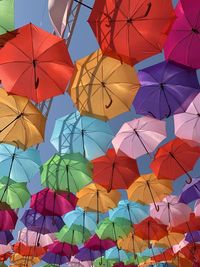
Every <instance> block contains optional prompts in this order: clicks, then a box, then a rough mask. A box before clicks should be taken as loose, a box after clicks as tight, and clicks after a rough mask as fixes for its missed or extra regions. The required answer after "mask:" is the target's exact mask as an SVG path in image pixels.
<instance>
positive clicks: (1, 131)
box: [0, 113, 23, 133]
mask: <svg viewBox="0 0 200 267" xmlns="http://www.w3.org/2000/svg"><path fill="white" fill-rule="evenodd" d="M22 115H23V114H22V113H20V114H19V115H18V116H17V117H16V118H15V119H14V120H12V121H11V122H10V123H8V124H7V125H6V126H5V127H4V128H3V129H1V130H0V133H1V132H3V131H4V130H6V129H7V128H8V127H9V126H10V125H11V124H12V123H13V122H15V121H16V120H18V119H19V118H20V117H21V116H22Z"/></svg>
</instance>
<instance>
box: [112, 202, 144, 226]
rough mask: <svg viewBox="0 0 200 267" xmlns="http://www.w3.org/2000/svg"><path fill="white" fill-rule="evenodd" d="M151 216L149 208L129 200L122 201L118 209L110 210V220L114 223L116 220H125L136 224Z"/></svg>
mask: <svg viewBox="0 0 200 267" xmlns="http://www.w3.org/2000/svg"><path fill="white" fill-rule="evenodd" d="M148 216H149V207H148V206H144V205H141V204H140V203H137V202H132V201H129V200H120V201H119V203H118V206H117V208H114V209H112V210H109V218H110V220H111V221H114V220H115V219H116V218H125V219H127V220H129V221H130V222H131V224H136V223H139V222H141V221H142V220H144V219H145V218H147V217H148Z"/></svg>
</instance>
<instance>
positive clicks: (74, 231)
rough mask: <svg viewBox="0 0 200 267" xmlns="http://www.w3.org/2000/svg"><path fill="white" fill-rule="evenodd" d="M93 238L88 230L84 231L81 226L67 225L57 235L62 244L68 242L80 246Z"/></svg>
mask: <svg viewBox="0 0 200 267" xmlns="http://www.w3.org/2000/svg"><path fill="white" fill-rule="evenodd" d="M90 236H91V233H90V231H89V230H88V229H86V228H85V229H84V231H83V227H82V226H80V225H72V226H71V227H67V226H66V225H65V226H63V228H62V229H61V230H60V232H58V233H56V238H57V239H58V240H59V241H61V242H66V243H69V244H72V245H80V244H82V243H83V242H85V241H86V240H88V239H89V238H90Z"/></svg>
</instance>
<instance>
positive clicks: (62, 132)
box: [51, 112, 113, 160]
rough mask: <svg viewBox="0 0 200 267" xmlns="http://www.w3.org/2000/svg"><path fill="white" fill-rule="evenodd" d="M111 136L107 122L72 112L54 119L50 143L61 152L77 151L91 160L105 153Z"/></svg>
mask: <svg viewBox="0 0 200 267" xmlns="http://www.w3.org/2000/svg"><path fill="white" fill-rule="evenodd" d="M112 138H113V134H112V131H111V129H110V127H109V125H108V124H106V123H105V122H103V121H100V120H97V119H94V118H90V117H86V116H83V117H81V116H80V114H79V112H74V113H71V114H69V115H67V116H65V117H62V118H60V119H58V120H57V121H56V124H55V128H54V131H53V134H52V137H51V143H52V144H53V145H54V146H55V148H56V149H57V150H58V151H59V152H60V153H62V154H63V153H77V152H79V153H81V154H82V155H83V156H84V157H86V158H87V159H89V160H91V159H94V158H97V157H100V156H102V155H104V154H105V151H107V149H108V147H109V145H110V143H111V140H112Z"/></svg>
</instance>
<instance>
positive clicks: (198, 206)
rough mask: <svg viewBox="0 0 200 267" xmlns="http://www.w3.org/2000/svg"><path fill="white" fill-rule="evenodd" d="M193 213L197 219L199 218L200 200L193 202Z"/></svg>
mask: <svg viewBox="0 0 200 267" xmlns="http://www.w3.org/2000/svg"><path fill="white" fill-rule="evenodd" d="M194 213H195V215H196V216H197V217H200V199H198V200H197V201H196V202H195V205H194Z"/></svg>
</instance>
